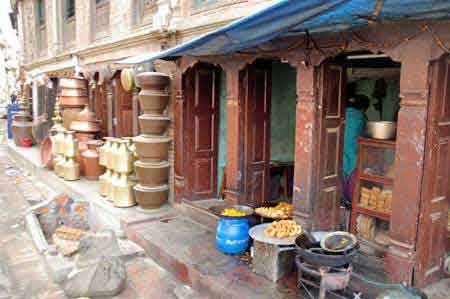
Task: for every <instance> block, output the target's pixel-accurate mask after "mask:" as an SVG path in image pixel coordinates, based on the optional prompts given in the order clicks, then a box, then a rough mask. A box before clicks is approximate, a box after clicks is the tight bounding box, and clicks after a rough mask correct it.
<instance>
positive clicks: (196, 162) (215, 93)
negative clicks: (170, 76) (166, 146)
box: [183, 64, 220, 200]
mask: <svg viewBox="0 0 450 299" xmlns="http://www.w3.org/2000/svg"><path fill="white" fill-rule="evenodd" d="M183 84H184V87H183V90H184V91H185V95H186V108H187V113H186V124H185V127H186V131H185V132H184V134H185V138H186V139H185V144H186V152H185V155H186V164H185V167H186V168H185V169H186V175H185V180H186V181H185V182H186V187H185V196H186V198H187V199H189V200H198V199H208V198H215V197H216V194H217V152H218V151H217V150H218V133H219V103H220V100H219V91H220V86H219V85H220V70H219V69H218V68H216V67H214V66H212V65H208V64H197V65H196V66H195V67H194V68H191V69H189V70H188V71H187V72H186V74H185V75H184V79H183Z"/></svg>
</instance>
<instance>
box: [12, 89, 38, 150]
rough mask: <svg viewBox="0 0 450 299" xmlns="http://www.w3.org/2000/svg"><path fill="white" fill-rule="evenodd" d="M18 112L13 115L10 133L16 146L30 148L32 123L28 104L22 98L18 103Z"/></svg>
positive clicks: (32, 141)
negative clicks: (11, 132)
mask: <svg viewBox="0 0 450 299" xmlns="http://www.w3.org/2000/svg"><path fill="white" fill-rule="evenodd" d="M19 108H20V111H19V112H18V113H16V115H14V119H13V122H12V131H13V138H14V143H15V144H16V145H17V146H31V145H32V144H33V143H34V139H33V122H32V117H31V115H30V104H29V102H28V101H27V100H26V99H25V98H24V97H22V98H21V100H20V101H19Z"/></svg>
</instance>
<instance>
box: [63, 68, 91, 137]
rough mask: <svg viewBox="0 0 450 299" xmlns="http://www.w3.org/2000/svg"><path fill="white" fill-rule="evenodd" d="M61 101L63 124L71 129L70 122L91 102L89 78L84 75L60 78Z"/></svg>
mask: <svg viewBox="0 0 450 299" xmlns="http://www.w3.org/2000/svg"><path fill="white" fill-rule="evenodd" d="M58 96H59V101H60V104H61V106H62V107H63V108H64V110H63V115H62V118H63V126H64V128H66V129H67V130H70V124H71V123H72V121H73V120H75V118H76V117H77V116H78V113H80V112H81V110H83V107H84V106H85V105H87V104H88V103H89V98H88V89H87V80H86V79H84V78H82V77H73V78H61V79H59V91H58Z"/></svg>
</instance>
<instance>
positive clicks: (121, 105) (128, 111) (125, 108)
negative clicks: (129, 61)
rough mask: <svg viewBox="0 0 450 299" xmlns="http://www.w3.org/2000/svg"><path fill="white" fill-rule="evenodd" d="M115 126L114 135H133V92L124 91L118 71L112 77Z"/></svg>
mask: <svg viewBox="0 0 450 299" xmlns="http://www.w3.org/2000/svg"><path fill="white" fill-rule="evenodd" d="M114 81H115V82H114V83H115V86H114V101H115V104H114V105H115V109H114V112H115V116H114V118H115V122H114V123H113V126H114V128H115V130H114V131H115V132H116V137H127V136H133V93H132V92H131V91H126V90H125V89H124V88H123V86H122V82H121V81H120V73H118V74H117V75H116V76H115V78H114Z"/></svg>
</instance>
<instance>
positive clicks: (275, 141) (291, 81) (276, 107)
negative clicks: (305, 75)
mask: <svg viewBox="0 0 450 299" xmlns="http://www.w3.org/2000/svg"><path fill="white" fill-rule="evenodd" d="M296 76H297V70H296V69H295V68H292V67H291V66H289V65H288V64H285V63H281V62H279V61H274V62H273V63H272V112H271V121H270V159H271V160H276V161H283V162H293V161H294V149H295V109H296V108H295V105H296V98H297V94H296Z"/></svg>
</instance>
